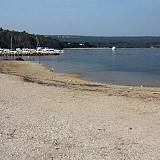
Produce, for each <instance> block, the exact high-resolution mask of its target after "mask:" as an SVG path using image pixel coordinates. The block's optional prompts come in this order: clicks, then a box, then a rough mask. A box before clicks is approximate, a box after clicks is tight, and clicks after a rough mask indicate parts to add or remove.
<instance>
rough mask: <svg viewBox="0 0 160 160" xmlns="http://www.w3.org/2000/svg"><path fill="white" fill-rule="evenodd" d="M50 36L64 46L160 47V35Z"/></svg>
mask: <svg viewBox="0 0 160 160" xmlns="http://www.w3.org/2000/svg"><path fill="white" fill-rule="evenodd" d="M50 37H52V38H54V39H57V40H59V41H61V42H63V43H64V47H70V46H72V47H74V46H75V47H76V46H77V45H78V43H88V45H89V46H91V47H112V46H116V47H119V48H150V47H157V48H160V37H95V36H72V35H52V36H50Z"/></svg>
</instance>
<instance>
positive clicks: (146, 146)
mask: <svg viewBox="0 0 160 160" xmlns="http://www.w3.org/2000/svg"><path fill="white" fill-rule="evenodd" d="M0 72H1V73H0V142H1V143H0V159H3V160H8V159H16V160H17V159H19V160H23V159H29V160H30V159H31V160H32V159H34V160H35V159H37V160H39V159H46V160H48V159H51V160H52V159H53V160H60V159H66V160H70V159H71V160H77V159H80V160H81V159H85V160H104V159H112V160H117V159H118V160H119V159H120V160H124V159H127V160H135V159H137V160H141V159H142V160H143V159H144V160H150V159H153V160H157V159H159V157H160V143H159V142H160V125H159V122H160V89H159V88H144V87H142V88H141V87H132V86H130V87H126V86H115V85H108V84H100V83H91V82H88V81H83V80H80V79H79V78H77V75H72V76H71V75H65V74H60V73H56V72H51V71H50V70H48V69H47V67H45V66H43V65H39V64H36V63H30V62H17V61H12V62H10V61H0Z"/></svg>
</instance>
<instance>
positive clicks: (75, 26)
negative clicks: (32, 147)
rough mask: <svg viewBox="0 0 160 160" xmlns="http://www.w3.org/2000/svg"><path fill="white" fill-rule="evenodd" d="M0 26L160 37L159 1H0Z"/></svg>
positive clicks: (63, 32)
mask: <svg viewBox="0 0 160 160" xmlns="http://www.w3.org/2000/svg"><path fill="white" fill-rule="evenodd" d="M0 26H1V27H3V28H6V29H12V30H13V29H14V30H18V31H23V30H26V31H27V32H30V33H38V34H67V35H68V34H72V35H96V36H148V35H153V36H160V0H0Z"/></svg>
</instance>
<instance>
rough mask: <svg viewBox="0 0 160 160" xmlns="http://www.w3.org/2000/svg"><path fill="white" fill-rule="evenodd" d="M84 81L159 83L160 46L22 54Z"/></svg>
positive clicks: (132, 83) (158, 84)
mask: <svg viewBox="0 0 160 160" xmlns="http://www.w3.org/2000/svg"><path fill="white" fill-rule="evenodd" d="M24 58H25V60H31V61H37V62H38V61H40V62H41V63H44V64H47V65H48V66H49V67H50V68H55V70H56V71H58V72H63V73H64V72H65V73H71V72H76V73H82V78H83V79H86V80H92V81H99V82H107V83H112V84H125V85H144V86H160V49H118V50H116V51H115V52H112V50H109V49H89V50H88V49H74V50H71V49H67V50H65V51H64V54H62V55H59V56H43V57H32V56H31V57H24Z"/></svg>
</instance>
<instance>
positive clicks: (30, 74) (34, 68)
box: [0, 61, 160, 99]
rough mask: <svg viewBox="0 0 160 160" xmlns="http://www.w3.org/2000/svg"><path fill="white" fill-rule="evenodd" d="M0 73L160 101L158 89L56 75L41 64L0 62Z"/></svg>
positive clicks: (71, 75) (31, 80)
mask: <svg viewBox="0 0 160 160" xmlns="http://www.w3.org/2000/svg"><path fill="white" fill-rule="evenodd" d="M0 72H1V73H4V74H12V75H16V76H20V77H22V78H23V80H24V81H27V82H35V83H38V84H42V85H47V86H58V87H64V88H69V89H75V90H81V91H85V90H87V91H95V92H103V93H105V94H107V95H109V96H125V97H134V98H143V99H147V98H157V99H160V88H159V87H138V86H123V85H112V84H107V83H98V82H91V81H87V80H83V79H80V74H79V73H71V74H70V73H68V74H65V73H57V72H55V71H52V70H50V69H49V68H48V66H45V65H43V64H38V63H34V62H29V61H0Z"/></svg>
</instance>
